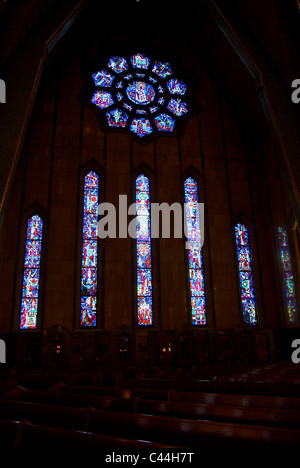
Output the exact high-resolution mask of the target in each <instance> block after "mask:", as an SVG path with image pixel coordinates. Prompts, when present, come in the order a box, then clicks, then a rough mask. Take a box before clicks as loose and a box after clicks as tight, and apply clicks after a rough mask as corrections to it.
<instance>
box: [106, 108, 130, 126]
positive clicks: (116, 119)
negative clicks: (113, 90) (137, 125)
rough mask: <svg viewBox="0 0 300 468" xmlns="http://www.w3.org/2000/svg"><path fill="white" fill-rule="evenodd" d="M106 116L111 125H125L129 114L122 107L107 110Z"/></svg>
mask: <svg viewBox="0 0 300 468" xmlns="http://www.w3.org/2000/svg"><path fill="white" fill-rule="evenodd" d="M106 118H107V121H108V125H109V126H110V127H125V125H126V122H127V119H128V115H127V114H126V112H124V111H122V110H120V109H114V110H112V111H110V112H107V114H106Z"/></svg>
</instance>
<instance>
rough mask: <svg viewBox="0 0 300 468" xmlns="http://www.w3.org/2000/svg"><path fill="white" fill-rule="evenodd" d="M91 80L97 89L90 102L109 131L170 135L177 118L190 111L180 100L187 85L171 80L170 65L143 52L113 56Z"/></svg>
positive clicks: (173, 78) (141, 134) (143, 135)
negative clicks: (164, 133) (97, 110)
mask: <svg viewBox="0 0 300 468" xmlns="http://www.w3.org/2000/svg"><path fill="white" fill-rule="evenodd" d="M117 75H118V76H117ZM92 78H93V81H94V85H95V87H96V90H95V91H94V93H93V95H92V96H91V98H90V100H91V102H92V103H93V104H94V105H95V106H97V107H98V108H99V109H100V110H101V111H104V112H105V117H106V120H105V122H106V124H107V126H108V127H110V128H112V127H115V128H119V129H122V128H124V129H125V128H128V129H129V130H130V131H131V132H133V133H135V134H136V135H137V136H138V137H145V136H146V135H150V134H154V135H155V134H157V133H161V132H170V133H171V132H173V131H174V128H175V124H176V119H177V118H179V117H180V116H182V115H183V114H185V113H187V112H188V111H189V109H188V106H187V103H186V102H185V101H184V100H183V95H185V94H186V90H187V84H186V83H184V81H181V80H180V79H178V78H176V77H173V70H172V68H171V65H170V63H168V62H164V61H152V60H151V59H150V58H149V57H147V56H146V55H144V54H143V53H140V52H138V53H134V54H133V55H131V56H130V57H126V58H125V57H122V56H112V57H110V59H109V60H108V62H107V63H106V64H105V65H104V66H103V68H99V69H98V70H97V71H96V72H95V73H93V74H92ZM97 87H101V88H100V89H99V88H98V89H97ZM105 88H106V89H105ZM176 95H177V96H176ZM166 98H168V99H167V100H166ZM118 106H121V108H122V109H124V111H125V113H124V114H122V113H121V111H120V109H118V108H117V107H118ZM165 106H166V107H167V109H162V107H165ZM168 111H170V114H171V115H169V112H168ZM152 114H155V115H152Z"/></svg>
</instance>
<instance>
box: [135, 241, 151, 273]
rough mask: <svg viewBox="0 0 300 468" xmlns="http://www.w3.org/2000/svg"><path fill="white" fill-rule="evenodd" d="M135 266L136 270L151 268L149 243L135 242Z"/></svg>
mask: <svg viewBox="0 0 300 468" xmlns="http://www.w3.org/2000/svg"><path fill="white" fill-rule="evenodd" d="M137 265H138V268H151V247H150V243H144V242H137Z"/></svg>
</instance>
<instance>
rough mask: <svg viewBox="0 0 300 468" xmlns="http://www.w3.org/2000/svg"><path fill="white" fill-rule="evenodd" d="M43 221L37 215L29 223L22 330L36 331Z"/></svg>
mask: <svg viewBox="0 0 300 468" xmlns="http://www.w3.org/2000/svg"><path fill="white" fill-rule="evenodd" d="M42 234H43V220H42V219H41V218H40V217H39V216H38V215H37V214H35V215H33V216H31V218H29V219H28V221H27V230H26V244H25V258H24V271H23V283H22V300H21V313H20V328H21V329H36V327H37V313H38V298H39V297H38V296H39V284H40V263H41V249H42Z"/></svg>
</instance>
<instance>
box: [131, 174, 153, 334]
mask: <svg viewBox="0 0 300 468" xmlns="http://www.w3.org/2000/svg"><path fill="white" fill-rule="evenodd" d="M135 188H136V207H137V213H136V214H137V217H136V221H137V225H136V251H137V315H138V325H140V326H149V325H152V324H153V309H152V269H151V266H152V265H151V263H152V261H151V226H150V185H149V179H148V177H146V176H145V175H144V174H140V175H139V176H138V177H137V178H136V184H135Z"/></svg>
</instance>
